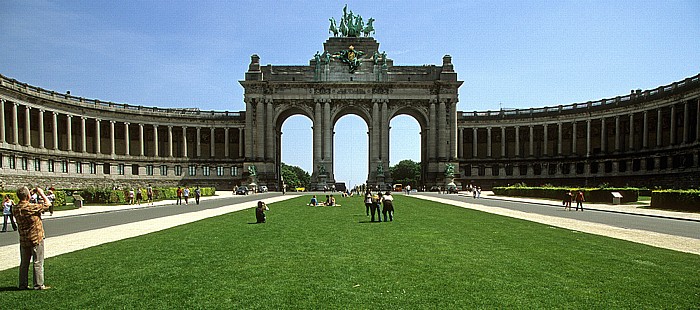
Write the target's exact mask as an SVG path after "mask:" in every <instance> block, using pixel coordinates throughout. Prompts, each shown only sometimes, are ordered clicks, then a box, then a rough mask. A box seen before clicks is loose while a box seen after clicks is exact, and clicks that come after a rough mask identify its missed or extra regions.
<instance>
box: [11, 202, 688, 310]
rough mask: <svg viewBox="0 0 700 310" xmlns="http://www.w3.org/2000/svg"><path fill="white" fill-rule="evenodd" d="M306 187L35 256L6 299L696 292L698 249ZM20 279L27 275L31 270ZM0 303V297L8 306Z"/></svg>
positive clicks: (368, 299)
mask: <svg viewBox="0 0 700 310" xmlns="http://www.w3.org/2000/svg"><path fill="white" fill-rule="evenodd" d="M307 201H308V197H302V198H297V199H292V200H289V201H285V202H280V203H276V204H273V205H271V206H270V209H271V210H270V211H268V213H267V214H268V223H266V224H251V223H253V222H254V221H255V217H254V212H253V211H252V210H244V211H241V212H236V213H231V214H227V215H224V216H219V217H215V218H211V219H207V220H203V221H200V222H195V223H193V224H189V225H184V226H179V227H175V228H172V229H168V230H165V231H162V232H158V233H153V234H150V235H146V236H141V237H137V238H132V239H127V240H122V241H119V242H114V243H111V244H106V245H103V246H98V247H94V248H89V249H86V250H82V251H79V252H75V253H71V254H67V255H62V256H58V257H54V258H50V259H48V260H47V261H46V268H47V269H46V279H47V280H46V284H47V285H50V286H53V288H52V289H51V290H48V291H41V292H38V291H15V290H14V289H13V288H14V287H15V286H16V283H17V279H16V278H17V269H16V268H13V269H10V270H6V271H2V272H0V283H2V288H0V289H1V290H2V292H1V295H2V300H1V301H0V302H1V303H2V304H1V306H0V307H2V308H5V307H7V306H9V307H10V308H19V309H24V308H36V309H76V308H82V309H85V308H90V309H94V308H139V309H146V308H147V309H153V308H159V309H173V308H221V309H241V308H269V309H285V308H290V309H291V308H296V309H339V308H340V309H370V308H371V309H380V308H381V309H420V308H423V309H455V308H462V309H465V308H528V309H531V308H598V309H623V308H628V309H632V308H633V309H639V308H680V309H691V308H698V307H699V306H700V256H697V255H692V254H685V253H680V252H674V251H670V250H664V249H658V248H653V247H650V246H645V245H639V244H635V243H631V242H626V241H620V240H616V239H610V238H605V237H600V236H593V235H588V234H583V233H579V232H576V231H570V230H566V229H560V228H554V227H549V226H546V225H541V224H536V223H531V222H527V221H522V220H516V219H510V218H505V217H500V216H495V215H491V214H486V213H481V212H477V211H472V210H466V209H461V208H458V207H453V206H447V205H442V204H438V203H434V202H428V201H423V200H419V199H415V198H411V197H404V196H397V197H396V201H395V205H396V210H397V211H396V217H395V220H394V222H389V223H370V222H369V218H368V217H366V216H365V208H364V205H363V204H362V200H361V198H359V197H355V198H338V201H339V203H341V204H342V205H343V206H342V207H308V206H305V205H304V204H305V203H307ZM30 281H31V280H30ZM10 308H7V309H10Z"/></svg>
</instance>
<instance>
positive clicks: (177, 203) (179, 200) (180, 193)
mask: <svg viewBox="0 0 700 310" xmlns="http://www.w3.org/2000/svg"><path fill="white" fill-rule="evenodd" d="M175 195H177V200H176V202H175V204H176V205H182V188H180V187H179V186H178V187H177V191H176V192H175Z"/></svg>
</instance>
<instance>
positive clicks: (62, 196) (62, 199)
mask: <svg viewBox="0 0 700 310" xmlns="http://www.w3.org/2000/svg"><path fill="white" fill-rule="evenodd" d="M53 193H54V195H55V196H56V199H55V200H54V201H53V206H54V207H61V206H65V205H66V193H65V192H64V191H62V190H55V191H54V192H53ZM0 195H2V197H0V199H5V195H10V199H12V201H14V202H15V204H17V203H19V199H18V198H17V193H16V192H0Z"/></svg>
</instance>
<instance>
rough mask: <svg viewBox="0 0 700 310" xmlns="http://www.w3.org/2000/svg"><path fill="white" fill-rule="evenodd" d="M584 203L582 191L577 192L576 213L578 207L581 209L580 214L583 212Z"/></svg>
mask: <svg viewBox="0 0 700 310" xmlns="http://www.w3.org/2000/svg"><path fill="white" fill-rule="evenodd" d="M584 201H586V198H584V197H583V191H578V194H576V211H578V207H579V206H580V207H581V212H583V202H584ZM569 209H571V206H569Z"/></svg>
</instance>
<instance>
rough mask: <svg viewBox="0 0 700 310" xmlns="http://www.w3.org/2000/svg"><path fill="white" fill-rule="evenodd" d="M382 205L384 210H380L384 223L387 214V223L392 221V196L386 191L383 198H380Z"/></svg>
mask: <svg viewBox="0 0 700 310" xmlns="http://www.w3.org/2000/svg"><path fill="white" fill-rule="evenodd" d="M382 203H383V204H384V208H383V209H382V214H383V215H384V222H386V219H387V214H388V215H389V217H388V219H389V221H392V222H393V221H394V196H392V195H391V192H389V191H387V192H386V193H385V194H384V196H382Z"/></svg>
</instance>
